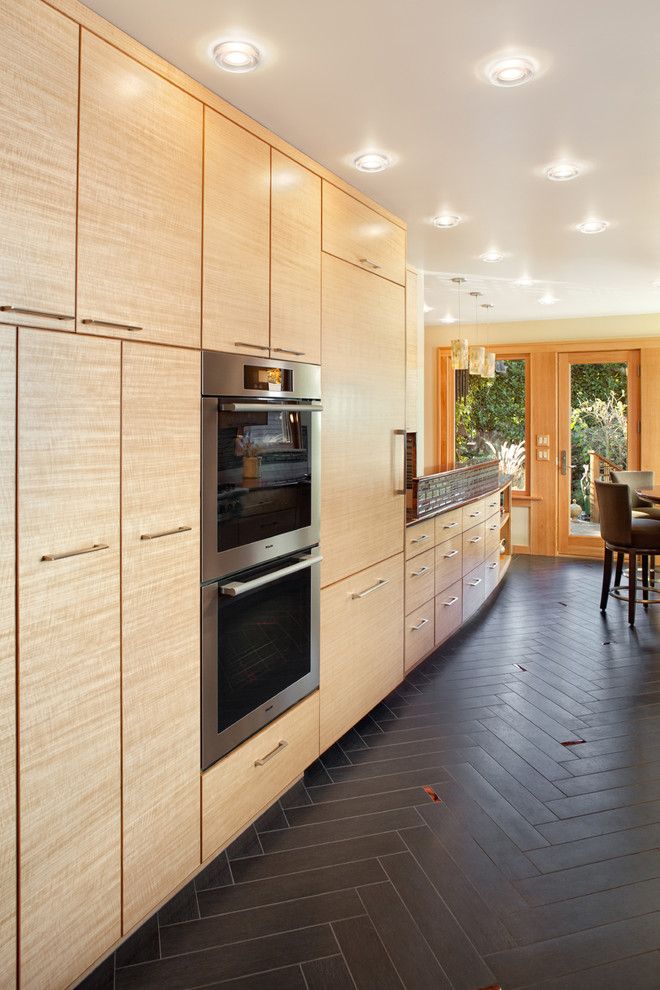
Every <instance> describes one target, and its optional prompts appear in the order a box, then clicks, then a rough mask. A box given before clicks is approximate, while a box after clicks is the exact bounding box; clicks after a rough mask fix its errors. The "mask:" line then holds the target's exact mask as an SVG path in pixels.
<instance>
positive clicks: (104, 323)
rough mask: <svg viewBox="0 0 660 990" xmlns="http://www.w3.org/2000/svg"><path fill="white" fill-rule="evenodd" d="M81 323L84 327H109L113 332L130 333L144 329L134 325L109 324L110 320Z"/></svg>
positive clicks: (84, 321)
mask: <svg viewBox="0 0 660 990" xmlns="http://www.w3.org/2000/svg"><path fill="white" fill-rule="evenodd" d="M82 322H83V326H86V327H111V328H112V329H113V330H130V331H131V333H135V332H136V331H137V330H142V329H144V328H143V327H139V326H137V325H136V324H134V323H111V322H110V320H83V321H82Z"/></svg>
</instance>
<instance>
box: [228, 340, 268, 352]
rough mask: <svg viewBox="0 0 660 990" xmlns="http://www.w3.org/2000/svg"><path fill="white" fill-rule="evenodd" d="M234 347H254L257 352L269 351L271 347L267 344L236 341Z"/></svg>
mask: <svg viewBox="0 0 660 990" xmlns="http://www.w3.org/2000/svg"><path fill="white" fill-rule="evenodd" d="M234 347H252V348H253V350H255V351H269V350H270V347H268V346H267V345H265V344H251V343H250V342H249V341H247V340H235V341H234Z"/></svg>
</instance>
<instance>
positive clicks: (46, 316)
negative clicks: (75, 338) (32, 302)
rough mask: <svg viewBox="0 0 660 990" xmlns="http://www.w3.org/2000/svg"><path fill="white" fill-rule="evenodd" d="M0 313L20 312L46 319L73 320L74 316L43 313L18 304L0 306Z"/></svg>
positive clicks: (23, 314)
mask: <svg viewBox="0 0 660 990" xmlns="http://www.w3.org/2000/svg"><path fill="white" fill-rule="evenodd" d="M0 312H1V313H20V314H21V315H22V316H42V317H43V318H44V319H47V320H75V316H65V314H64V313H44V312H43V310H41V309H22V308H21V307H20V306H0Z"/></svg>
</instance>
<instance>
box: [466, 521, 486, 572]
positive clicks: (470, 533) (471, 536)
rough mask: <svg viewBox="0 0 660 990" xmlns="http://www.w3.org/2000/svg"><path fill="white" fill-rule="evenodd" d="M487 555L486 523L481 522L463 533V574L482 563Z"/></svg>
mask: <svg viewBox="0 0 660 990" xmlns="http://www.w3.org/2000/svg"><path fill="white" fill-rule="evenodd" d="M485 556H486V524H485V523H479V525H478V526H472V528H471V529H467V530H466V531H465V532H464V533H463V574H467V572H468V571H471V570H472V568H473V567H476V565H477V564H480V563H481V562H482V560H483V559H484V557H485Z"/></svg>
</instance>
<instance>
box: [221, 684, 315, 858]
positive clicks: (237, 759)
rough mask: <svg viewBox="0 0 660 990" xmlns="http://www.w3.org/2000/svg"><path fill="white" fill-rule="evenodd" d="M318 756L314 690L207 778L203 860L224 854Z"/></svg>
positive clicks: (253, 737) (234, 753) (237, 750)
mask: <svg viewBox="0 0 660 990" xmlns="http://www.w3.org/2000/svg"><path fill="white" fill-rule="evenodd" d="M318 755H319V693H318V691H315V692H314V694H311V695H310V696H309V697H308V698H305V699H304V700H303V701H301V702H299V703H298V704H297V705H296V706H295V707H294V708H290V709H289V711H287V712H285V713H284V714H283V715H280V717H279V718H278V719H276V720H275V721H274V722H271V724H270V725H268V726H266V728H265V729H262V730H261V732H258V733H257V734H256V736H252V738H251V739H248V740H247V742H245V743H243V745H242V746H239V747H238V749H235V750H234V751H233V752H232V753H230V754H229V755H228V756H226V757H225V758H224V759H223V760H220V762H219V763H216V765H215V766H213V767H211V768H210V769H209V770H207V771H206V773H204V774H203V776H202V807H203V818H202V856H203V858H204V859H207V858H208V857H209V856H211V855H212V854H213V853H214V852H218V851H219V850H220V849H223V848H224V847H225V846H226V845H227V844H228V842H229V841H230V840H231V839H232V838H233V837H234V836H235V835H236V834H237V833H239V832H240V831H241V830H242V829H243V828H244V827H245V826H246V825H247V824H248V822H250V821H251V820H252V819H253V818H255V817H256V816H257V815H258V814H259V812H261V811H264V810H265V809H266V808H267V807H268V805H269V804H271V803H272V802H273V800H274V799H275V798H276V797H277V796H278V795H279V794H281V793H282V792H283V791H284V790H286V788H287V787H288V786H289V785H290V784H291V783H293V781H294V780H295V779H296V778H297V777H299V776H300V775H301V774H302V772H303V770H305V769H306V768H307V767H308V766H309V765H310V763H313V762H314V760H315V759H317V757H318Z"/></svg>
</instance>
